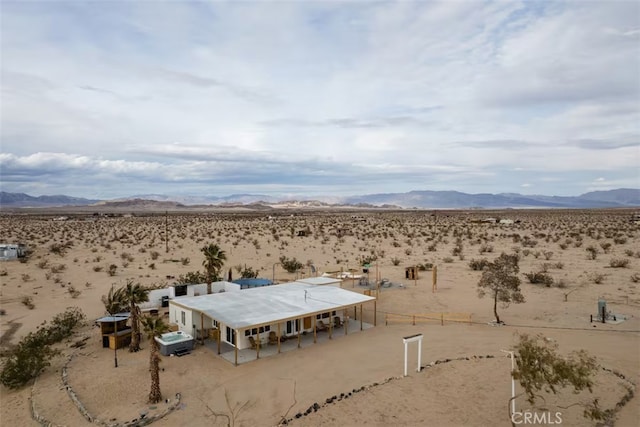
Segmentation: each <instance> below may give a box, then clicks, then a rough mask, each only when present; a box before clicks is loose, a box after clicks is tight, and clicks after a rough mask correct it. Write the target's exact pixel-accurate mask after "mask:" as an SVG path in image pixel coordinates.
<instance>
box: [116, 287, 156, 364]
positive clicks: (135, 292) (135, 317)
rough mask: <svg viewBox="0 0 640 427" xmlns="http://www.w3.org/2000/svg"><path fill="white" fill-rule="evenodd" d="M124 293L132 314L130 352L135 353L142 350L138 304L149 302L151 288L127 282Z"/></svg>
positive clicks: (123, 289)
mask: <svg viewBox="0 0 640 427" xmlns="http://www.w3.org/2000/svg"><path fill="white" fill-rule="evenodd" d="M122 293H123V295H124V299H125V301H126V303H127V304H128V305H129V313H131V329H132V331H131V332H132V336H131V343H130V344H129V352H131V353H135V352H137V351H139V350H140V307H138V304H140V303H143V302H147V301H149V288H146V287H144V286H142V285H140V283H135V284H134V283H133V280H131V279H129V280H127V284H126V285H125V286H124V287H123V288H122Z"/></svg>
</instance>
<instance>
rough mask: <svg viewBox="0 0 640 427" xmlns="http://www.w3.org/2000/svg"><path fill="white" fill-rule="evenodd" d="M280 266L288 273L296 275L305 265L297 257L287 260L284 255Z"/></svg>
mask: <svg viewBox="0 0 640 427" xmlns="http://www.w3.org/2000/svg"><path fill="white" fill-rule="evenodd" d="M280 265H281V266H282V268H284V269H285V271H286V272H287V273H295V272H296V271H298V270H300V269H301V268H302V267H303V264H302V263H301V262H300V261H298V260H297V259H296V258H295V257H293V258H287V257H286V256H284V255H282V256H281V257H280Z"/></svg>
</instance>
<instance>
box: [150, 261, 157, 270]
mask: <svg viewBox="0 0 640 427" xmlns="http://www.w3.org/2000/svg"><path fill="white" fill-rule="evenodd" d="M149 268H150V269H151V270H155V269H156V263H155V262H152V263H151V264H149Z"/></svg>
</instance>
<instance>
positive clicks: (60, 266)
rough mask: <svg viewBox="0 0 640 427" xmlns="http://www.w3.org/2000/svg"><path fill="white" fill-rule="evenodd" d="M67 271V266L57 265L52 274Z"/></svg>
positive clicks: (52, 268) (53, 267) (52, 269)
mask: <svg viewBox="0 0 640 427" xmlns="http://www.w3.org/2000/svg"><path fill="white" fill-rule="evenodd" d="M66 269H67V266H66V265H65V264H56V265H52V266H51V268H50V270H51V272H52V273H56V274H57V273H60V272H61V271H64V270H66Z"/></svg>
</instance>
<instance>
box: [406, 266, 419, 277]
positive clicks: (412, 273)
mask: <svg viewBox="0 0 640 427" xmlns="http://www.w3.org/2000/svg"><path fill="white" fill-rule="evenodd" d="M404 277H405V279H407V280H418V267H417V266H415V265H414V266H411V267H407V268H405V269H404Z"/></svg>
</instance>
